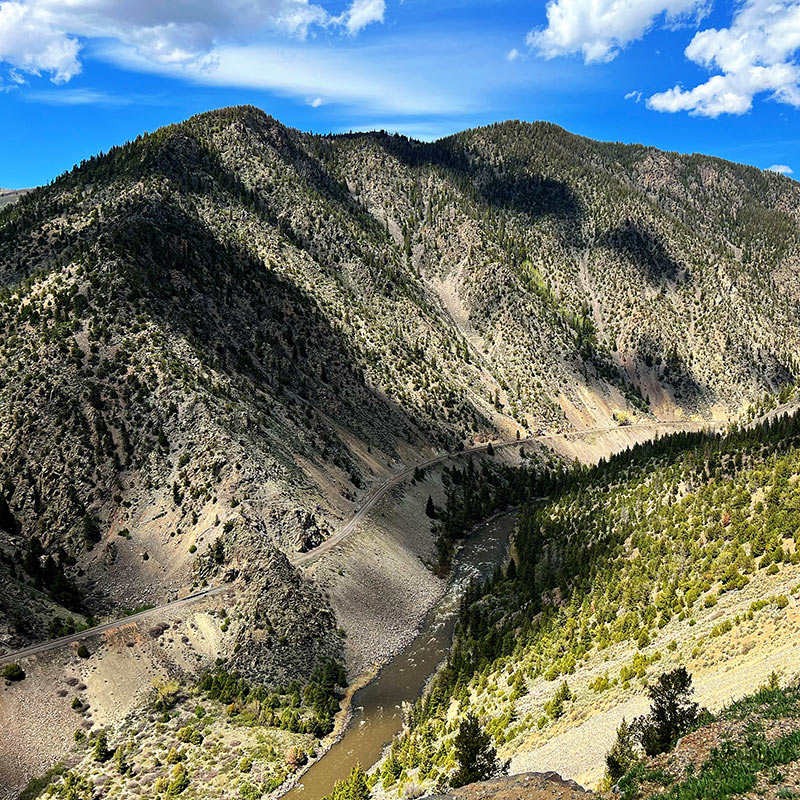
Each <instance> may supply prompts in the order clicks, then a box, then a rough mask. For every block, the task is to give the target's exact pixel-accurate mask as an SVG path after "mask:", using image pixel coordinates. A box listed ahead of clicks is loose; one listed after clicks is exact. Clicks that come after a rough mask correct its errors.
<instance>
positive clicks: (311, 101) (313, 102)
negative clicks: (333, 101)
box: [306, 97, 325, 108]
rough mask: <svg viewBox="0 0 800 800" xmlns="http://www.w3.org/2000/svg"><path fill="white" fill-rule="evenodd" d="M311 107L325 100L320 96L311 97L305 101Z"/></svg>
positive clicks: (318, 105)
mask: <svg viewBox="0 0 800 800" xmlns="http://www.w3.org/2000/svg"><path fill="white" fill-rule="evenodd" d="M306 102H307V103H308V104H309V105H310V106H311V108H319V107H320V106H321V105H322V104H323V103H324V102H325V101H324V100H323V99H322V98H321V97H313V98H310V99H309V100H307V101H306Z"/></svg>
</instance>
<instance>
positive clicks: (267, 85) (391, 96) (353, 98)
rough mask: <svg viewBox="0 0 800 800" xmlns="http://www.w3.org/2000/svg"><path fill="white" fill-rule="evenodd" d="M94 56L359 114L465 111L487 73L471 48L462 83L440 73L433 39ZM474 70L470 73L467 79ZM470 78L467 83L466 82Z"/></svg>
mask: <svg viewBox="0 0 800 800" xmlns="http://www.w3.org/2000/svg"><path fill="white" fill-rule="evenodd" d="M94 55H95V56H96V57H98V58H101V59H103V60H106V61H109V62H111V63H113V64H114V65H115V66H118V67H121V68H123V69H128V70H133V71H138V72H150V73H156V74H160V75H167V76H170V77H174V78H178V79H181V80H185V81H189V82H192V83H195V84H199V85H204V86H219V87H223V86H224V87H239V88H251V89H261V90H265V91H270V92H275V93H278V94H282V95H285V96H288V97H295V98H297V99H299V100H300V101H301V102H309V98H311V102H312V104H313V102H314V101H315V100H317V99H319V101H320V102H319V103H318V105H321V104H322V102H323V101H324V103H325V104H326V105H327V104H342V105H346V106H349V107H351V108H354V109H357V110H359V111H360V112H361V113H373V114H374V113H376V112H381V113H386V114H433V115H436V116H440V115H447V114H453V113H459V112H464V111H467V110H469V109H475V108H478V107H479V106H480V104H481V101H482V100H481V88H482V86H483V85H484V84H485V76H484V75H483V72H484V71H483V70H482V68H481V67H480V64H479V63H477V62H476V60H475V59H474V58H471V57H470V56H469V54H468V53H467V54H461V55H459V56H458V58H459V59H460V61H458V62H457V63H458V66H457V69H458V70H461V71H460V72H459V73H458V74H459V80H458V81H457V82H454V81H449V80H447V79H445V78H444V77H443V76H442V74H441V63H442V62H441V60H440V59H441V49H440V44H439V42H438V41H436V40H435V39H433V38H432V39H430V40H424V39H420V38H416V39H414V40H413V41H407V40H402V41H397V40H395V39H388V38H387V39H384V40H382V41H381V43H380V44H372V45H361V44H356V43H352V44H349V43H348V44H347V45H340V46H336V47H333V46H331V45H330V44H329V43H328V42H325V41H319V40H314V41H308V42H303V43H291V42H286V43H283V44H273V45H248V46H225V47H219V48H217V49H215V50H214V51H213V52H212V54H211V56H212V59H213V60H212V61H211V62H210V63H208V64H202V65H198V64H194V63H191V64H164V63H161V62H154V61H151V60H149V59H146V58H143V57H142V56H141V55H140V54H139V53H138V52H137V51H136V50H135V49H134V48H131V47H124V46H121V45H118V44H106V45H102V46H97V47H96V48H95V49H94ZM465 76H469V78H470V80H465ZM465 84H466V86H465Z"/></svg>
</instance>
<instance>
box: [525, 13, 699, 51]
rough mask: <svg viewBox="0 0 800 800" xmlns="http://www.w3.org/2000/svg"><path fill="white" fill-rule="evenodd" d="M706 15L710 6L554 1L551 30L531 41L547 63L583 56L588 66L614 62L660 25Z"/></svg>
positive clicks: (538, 32) (540, 30)
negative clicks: (600, 62)
mask: <svg viewBox="0 0 800 800" xmlns="http://www.w3.org/2000/svg"><path fill="white" fill-rule="evenodd" d="M705 10H706V0H550V2H548V4H547V25H546V26H544V27H543V28H535V29H534V30H532V31H530V32H529V33H528V36H527V39H526V41H527V43H528V45H529V46H530V47H532V48H533V49H534V50H536V51H537V52H538V53H539V55H542V56H544V57H545V58H555V57H556V56H565V55H573V54H575V53H581V54H582V55H583V59H584V61H585V62H586V63H587V64H589V63H591V62H595V61H611V60H612V59H614V58H615V57H616V56H617V54H618V53H619V51H620V50H621V49H622V48H623V47H625V45H627V44H628V43H629V42H632V41H634V40H636V39H641V37H642V36H644V34H645V33H647V31H648V30H649V29H650V28H652V27H653V25H654V24H655V23H656V21H657V20H658V19H660V18H662V17H663V19H664V20H665V21H666V22H667V23H669V24H674V23H676V22H678V21H680V20H681V19H683V18H685V17H687V16H690V15H695V16H696V17H698V18H699V17H700V16H702V14H703V13H704V12H705Z"/></svg>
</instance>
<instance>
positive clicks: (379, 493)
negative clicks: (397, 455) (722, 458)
mask: <svg viewBox="0 0 800 800" xmlns="http://www.w3.org/2000/svg"><path fill="white" fill-rule="evenodd" d="M687 424H692V425H694V424H698V425H700V424H701V423H693V422H690V423H689V422H687V421H681V420H674V421H670V422H642V423H638V424H636V425H626V426H620V425H611V426H607V427H604V428H589V429H586V430H582V431H569V432H567V433H547V434H543V435H541V436H527V437H525V438H524V439H512V440H511V441H508V442H499V443H492V447H493V448H494V449H495V450H501V449H503V448H504V447H519V446H520V445H523V444H526V443H530V442H546V441H549V440H552V439H570V438H573V437H579V436H588V435H590V434H594V433H608V432H609V431H619V430H638V429H642V428H659V429H661V428H668V427H676V426H679V427H686V426H687ZM702 426H703V427H713V423H702ZM488 449H489V445H488V444H484V445H479V446H478V447H469V448H466V449H464V450H457V451H456V452H453V453H445V454H444V455H441V456H436V457H435V458H429V459H428V460H427V461H420V462H419V463H417V464H412V466H410V467H406V468H405V469H403V470H402V472H398V473H397V474H396V475H394V476H392V477H391V478H389V479H388V480H386V481H385V482H384V483H382V484H380V486H378V487H376V488H375V489H374V490H373V491H372V492H371V493H370V494H369V495H368V496H367V499H366V500H365V502H364V503H363V505H362V506H361V507H360V508H359V509H358V511H357V512H356V513H355V514H354V515H353V517H351V518H350V519H349V520H348V521H347V522H345V523H344V524H343V525H342V526H341V527H340V528H339V529H338V530H337V531H336V533H334V534H333V535H332V536H331V537H330V538H328V539H326V540H325V541H324V542H323V543H322V544H321V545H319V547H315V548H314V549H313V550H309V551H308V552H307V553H297V554H294V555H292V556H290V559H289V560H290V561H291V562H292V564H294V565H295V566H298V567H299V566H305V565H306V564H310V563H311V562H312V561H316V560H317V559H318V558H320V557H321V556H323V555H325V553H328V552H330V551H331V550H332V549H333V548H334V547H336V546H337V545H339V544H341V543H342V541H344V539H346V538H347V537H348V536H349V535H350V534H351V533H352V532H353V530H354V529H355V528H357V527H358V524H359V523H360V522H361V521H362V520H363V519H364V517H366V516H367V514H369V512H370V511H372V509H373V508H375V506H376V504H377V503H379V502H380V501H381V500H382V499H383V498H384V497H385V496H386V495H387V494H388V493H389V492H390V491H391V490H392V489H394V488H395V487H396V486H398V485H400V484H401V483H403V481H405V480H406V479H407V478H410V477H411V476H412V475H413V474H414V471H415V470H417V469H427V468H428V467H432V466H435V465H436V464H441V463H442V462H444V461H448V460H449V459H453V458H461V457H462V456H468V455H474V454H476V453H483V452H486V451H487V450H488Z"/></svg>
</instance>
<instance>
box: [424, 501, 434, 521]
mask: <svg viewBox="0 0 800 800" xmlns="http://www.w3.org/2000/svg"><path fill="white" fill-rule="evenodd" d="M425 514H426V516H428V517H430V518H431V519H434V518H435V517H436V506H435V505H434V504H433V498H432V497H431V496H430V495H428V502H427V503H426V504H425Z"/></svg>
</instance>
